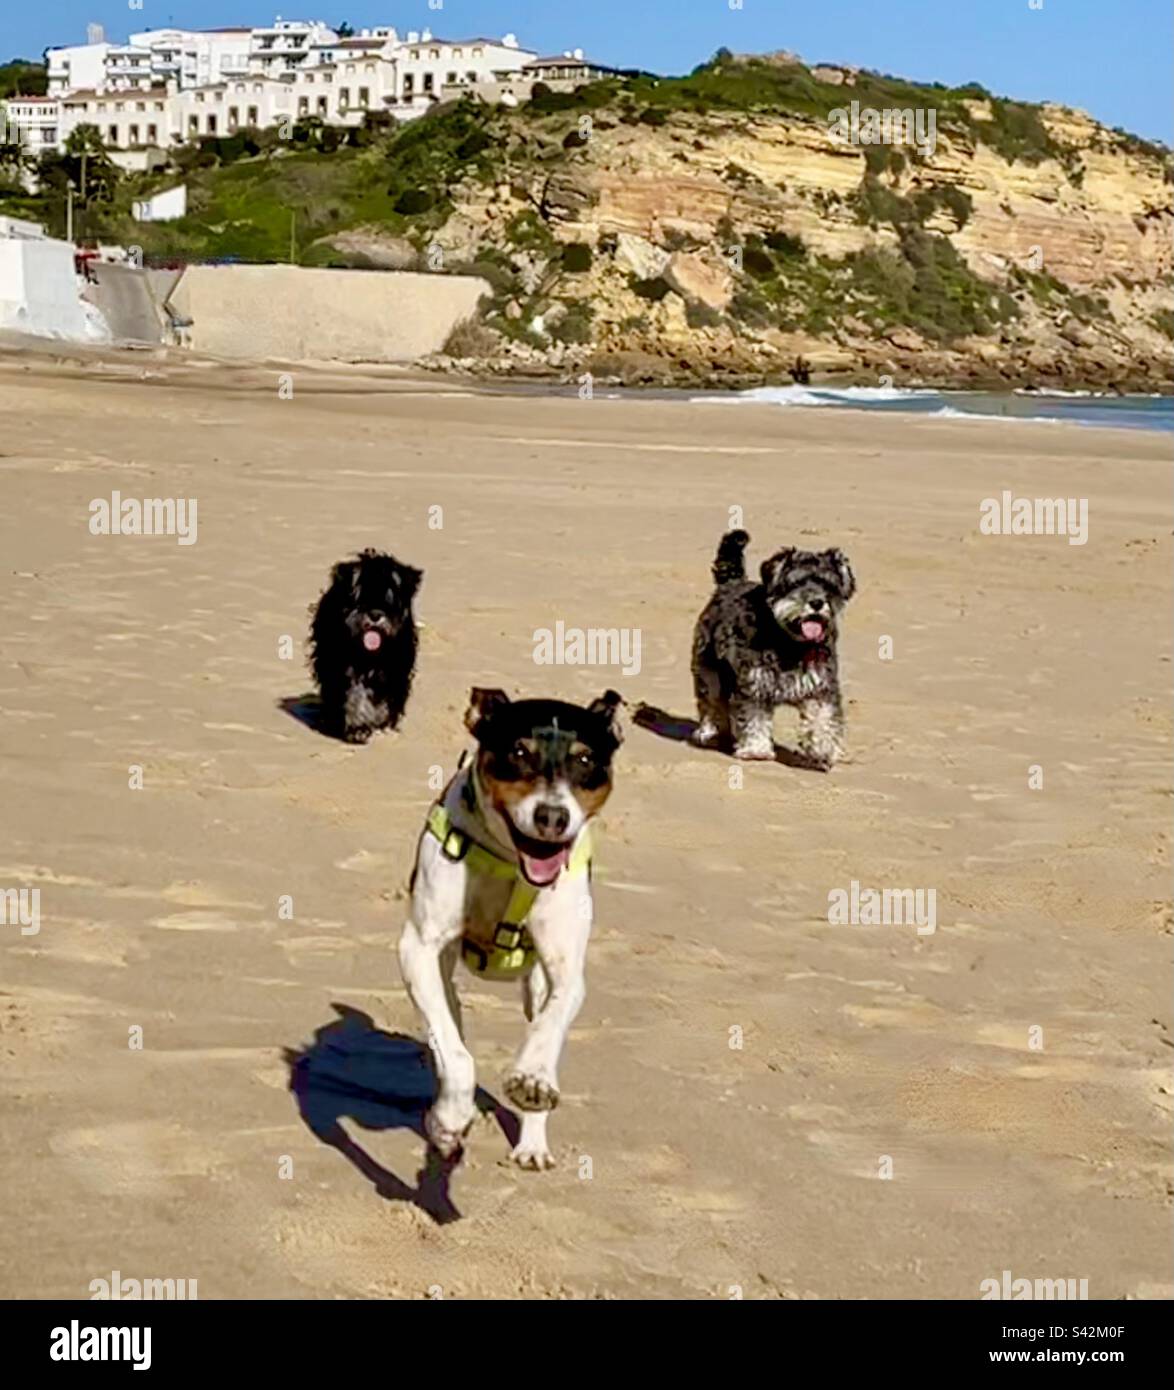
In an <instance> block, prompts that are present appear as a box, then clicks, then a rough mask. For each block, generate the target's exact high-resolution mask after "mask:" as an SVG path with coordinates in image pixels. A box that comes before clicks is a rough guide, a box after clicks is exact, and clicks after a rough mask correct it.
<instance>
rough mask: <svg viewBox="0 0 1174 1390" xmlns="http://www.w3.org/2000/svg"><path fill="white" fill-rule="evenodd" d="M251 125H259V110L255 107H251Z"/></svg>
mask: <svg viewBox="0 0 1174 1390" xmlns="http://www.w3.org/2000/svg"><path fill="white" fill-rule="evenodd" d="M249 124H250V125H256V124H257V108H256V107H255V106H250V107H249Z"/></svg>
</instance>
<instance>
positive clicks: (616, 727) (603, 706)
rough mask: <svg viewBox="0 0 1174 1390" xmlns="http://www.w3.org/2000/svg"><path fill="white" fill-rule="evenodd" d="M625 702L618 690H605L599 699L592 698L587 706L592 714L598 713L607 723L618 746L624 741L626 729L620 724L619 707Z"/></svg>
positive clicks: (609, 731)
mask: <svg viewBox="0 0 1174 1390" xmlns="http://www.w3.org/2000/svg"><path fill="white" fill-rule="evenodd" d="M623 703H624V697H623V696H622V695H621V694H620V693H619V691H617V690H605V691H604V692H603V694H602V695H601V696H600V697H599V699H598V700H592V701H591V703H590V704H589V705H588V706H587V708H588V709H589V710H590V711H591V713H592V714H598V715H599V717H600V718H601V719H602V720H603V721H604V722H605V723H606V724H607V729H608V733H610V734H611V736H612V738H614V739H615V741H616V744H617V746H618V745H619V744H621V743H623V741H624V731H623V728H622V727H621V725H620V718H619V709H620V706H621V705H622V704H623Z"/></svg>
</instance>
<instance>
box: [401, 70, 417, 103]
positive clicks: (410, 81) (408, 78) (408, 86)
mask: <svg viewBox="0 0 1174 1390" xmlns="http://www.w3.org/2000/svg"><path fill="white" fill-rule="evenodd" d="M415 83H416V79H415V78H414V77H413V76H412V74H411V73H410V72H405V73H404V96H405V97H407V98H409V99H410V98H411V95H412V89H413V87H414V86H415Z"/></svg>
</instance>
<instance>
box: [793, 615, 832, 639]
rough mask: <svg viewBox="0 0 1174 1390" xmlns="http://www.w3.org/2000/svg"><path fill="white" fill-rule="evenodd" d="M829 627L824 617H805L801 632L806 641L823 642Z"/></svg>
mask: <svg viewBox="0 0 1174 1390" xmlns="http://www.w3.org/2000/svg"><path fill="white" fill-rule="evenodd" d="M827 630H828V628H827V623H825V622H824V620H823V619H822V618H804V619H803V621H802V622H801V623H800V624H799V633H800V635H801V636H802V638H803V640H804V641H805V642H822V641H823V639H824V635H825V634H826V632H827Z"/></svg>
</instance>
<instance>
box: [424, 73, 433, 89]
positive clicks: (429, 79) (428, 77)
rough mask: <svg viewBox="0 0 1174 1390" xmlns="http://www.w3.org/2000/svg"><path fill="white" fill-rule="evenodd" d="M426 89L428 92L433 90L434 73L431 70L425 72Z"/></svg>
mask: <svg viewBox="0 0 1174 1390" xmlns="http://www.w3.org/2000/svg"><path fill="white" fill-rule="evenodd" d="M424 90H425V91H426V92H430V91H431V90H432V74H431V73H430V72H426V73H425V74H424Z"/></svg>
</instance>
